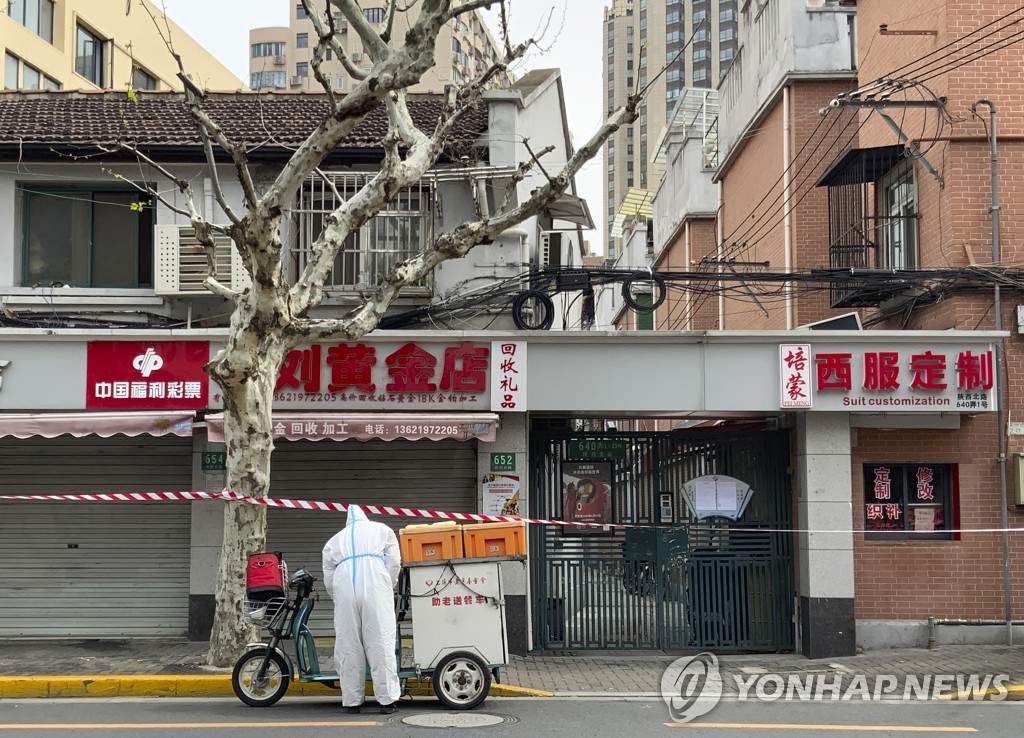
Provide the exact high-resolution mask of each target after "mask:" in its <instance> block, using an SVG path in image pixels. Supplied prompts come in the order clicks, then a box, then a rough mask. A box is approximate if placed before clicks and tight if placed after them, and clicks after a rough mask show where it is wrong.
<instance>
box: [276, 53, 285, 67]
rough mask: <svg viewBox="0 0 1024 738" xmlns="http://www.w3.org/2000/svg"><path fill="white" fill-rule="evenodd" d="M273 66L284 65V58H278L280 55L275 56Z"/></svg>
mask: <svg viewBox="0 0 1024 738" xmlns="http://www.w3.org/2000/svg"><path fill="white" fill-rule="evenodd" d="M274 64H279V65H280V64H284V57H283V56H280V55H278V56H275V57H274Z"/></svg>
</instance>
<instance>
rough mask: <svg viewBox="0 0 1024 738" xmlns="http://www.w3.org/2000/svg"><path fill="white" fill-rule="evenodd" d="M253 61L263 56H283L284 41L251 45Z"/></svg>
mask: <svg viewBox="0 0 1024 738" xmlns="http://www.w3.org/2000/svg"><path fill="white" fill-rule="evenodd" d="M251 53H252V58H253V59H259V58H260V57H263V56H284V41H266V42H264V43H260V44H253V45H252V47H251Z"/></svg>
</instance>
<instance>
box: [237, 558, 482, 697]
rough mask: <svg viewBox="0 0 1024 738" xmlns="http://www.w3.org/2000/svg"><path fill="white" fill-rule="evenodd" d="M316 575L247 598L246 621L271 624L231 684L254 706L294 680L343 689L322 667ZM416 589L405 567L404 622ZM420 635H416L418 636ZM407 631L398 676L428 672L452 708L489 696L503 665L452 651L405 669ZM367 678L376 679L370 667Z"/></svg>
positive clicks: (399, 610)
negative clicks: (283, 591)
mask: <svg viewBox="0 0 1024 738" xmlns="http://www.w3.org/2000/svg"><path fill="white" fill-rule="evenodd" d="M315 582H316V578H315V577H314V576H313V575H312V574H310V573H309V572H308V571H306V570H305V569H297V570H296V571H295V572H294V574H292V576H291V577H290V579H289V581H288V589H289V590H291V591H292V592H293V593H294V594H293V595H292V596H291V597H280V598H273V599H271V600H268V601H266V602H250V601H248V600H247V601H246V602H245V607H244V615H245V618H246V620H248V621H249V622H251V623H253V624H254V625H259V626H261V627H263V628H266V629H267V631H269V633H270V639H269V641H267V642H259V643H250V644H249V645H248V646H247V647H246V651H245V653H244V654H243V655H242V657H241V658H239V659H238V661H237V662H236V663H235V668H234V670H233V671H232V673H231V686H232V688H233V689H234V692H235V695H236V696H237V697H238V699H240V700H241V701H242V702H244V703H245V704H247V705H249V706H251V707H269V706H271V705H273V704H275V703H276V702H277V701H278V700H280V699H281V698H282V697H283V696H284V694H285V692H287V691H288V685H289V684H290V683H291V681H292V679H294V678H297V679H298V681H299V682H318V683H320V684H323V685H325V686H327V687H329V688H331V689H339V688H340V684H339V680H338V675H337V673H331V672H322V671H320V664H319V661H318V659H317V653H316V646H315V644H314V642H313V634H312V632H311V631H310V630H309V627H308V622H309V616H310V614H311V613H312V612H313V607H314V605H315V603H316V598H315V597H314V594H313V592H314V586H313V585H314V583H315ZM410 601H411V593H410V586H409V572H408V570H407V569H402V572H401V575H400V576H399V582H398V601H397V603H396V617H397V619H398V620H399V622H401V621H402V620H404V619H405V616H406V614H407V612H408V611H409V607H410ZM414 637H415V636H414ZM285 641H291V642H292V643H293V644H294V648H293V650H294V656H295V660H294V662H293V661H292V658H291V657H290V656H289V654H288V653H287V652H286V651H285V649H284V648H283V647H282V646H283V643H284V642H285ZM401 655H402V654H401V635H400V634H399V635H398V637H397V638H396V642H395V656H396V659H397V663H398V665H399V669H398V677H399V679H402V680H405V679H409V678H413V677H420V676H427V677H430V681H431V683H432V685H433V688H434V694H435V695H437V698H438V699H439V700H440V701H441V702H442V703H443V704H444V705H445V706H446V707H448V708H449V709H453V710H468V709H472V708H474V707H476V706H478V705H479V704H480V703H482V702H483V701H484V699H486V697H487V693H488V692H489V691H490V687H491V675H492V672H493V673H494V676H495V678H497V676H498V673H497V668H496V667H495V666H489V665H487V664H485V663H484V661H483V659H481V658H480V657H479V656H478V655H477V654H475V653H472V652H470V651H455V652H452V653H448V654H446V655H445V656H444V657H443V658H441V660H440V661H439V662H438V663H437V664H435V665H433V666H432V668H430V669H418V670H405V669H402V668H401V663H402V658H401ZM366 678H367V679H369V678H370V675H369V667H367V677H366Z"/></svg>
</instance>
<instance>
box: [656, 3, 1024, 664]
mask: <svg viewBox="0 0 1024 738" xmlns="http://www.w3.org/2000/svg"><path fill="white" fill-rule="evenodd" d="M1017 6H1018V4H1017V3H1013V2H1009V1H1008V0H1007V1H1005V2H984V3H963V2H954V1H953V0H945V1H941V0H940V1H938V2H936V1H933V0H928V1H924V0H920V1H910V2H904V3H891V2H882V0H859V1H857V2H827V1H826V2H811V1H810V0H807V1H805V0H760V1H754V0H752V1H751V2H748V3H746V4H745V9H741V10H742V12H743V18H742V21H743V22H742V23H741V28H742V29H743V30H742V31H741V41H742V43H741V51H740V53H739V54H738V55H737V57H736V59H735V61H734V63H733V66H732V68H731V69H730V70H729V72H728V73H727V74H726V76H725V77H724V78H723V81H722V84H721V85H720V88H719V90H718V93H719V104H720V109H719V113H718V118H717V126H716V128H715V129H714V130H711V131H703V130H697V129H696V128H694V127H690V126H685V125H683V126H681V129H680V131H679V133H681V134H682V135H680V136H679V137H678V138H677V143H676V144H675V148H672V147H670V149H669V155H668V158H669V160H670V161H669V162H668V164H667V170H668V173H667V175H666V179H665V181H664V182H663V183H662V187H661V190H660V191H659V193H658V196H657V197H656V199H655V203H654V221H653V222H654V228H655V237H654V243H655V249H654V251H655V256H654V261H653V263H654V268H655V269H656V270H659V271H662V272H680V271H689V272H696V273H698V274H702V275H717V274H726V275H732V278H731V281H728V282H726V281H723V282H718V281H715V280H714V278H713V277H704V278H701V279H695V280H693V281H691V282H689V284H688V289H685V290H684V289H670V290H668V294H667V299H666V300H665V302H664V303H663V304H662V305H661V307H660V308H659V309H658V311H657V312H656V314H655V328H656V329H659V330H696V331H703V330H725V331H733V330H737V331H739V330H742V331H749V330H755V331H759V330H797V329H799V328H800V327H801V326H807V325H808V324H811V323H817V322H819V321H823V320H827V319H829V318H835V317H837V316H841V315H845V314H849V313H851V312H855V313H856V314H857V316H858V319H859V321H860V324H861V325H862V326H863V327H864V329H865V330H885V331H900V330H905V331H948V330H961V331H972V330H991V329H994V328H999V327H1001V328H1002V329H1003V330H1005V331H1007V333H1008V335H1007V337H1006V338H1005V340H1004V341H1003V343H1002V349H1003V351H1004V356H1005V360H1004V361H1003V362H1002V365H1003V367H1004V372H1005V373H1004V374H1001V373H1000V371H999V368H1000V367H999V362H998V355H997V356H996V360H995V362H994V364H993V368H992V373H993V374H994V375H996V376H995V382H994V383H999V382H1002V388H1003V390H1004V391H1003V392H1002V408H1001V410H1000V411H999V412H978V413H976V414H970V413H968V414H963V415H960V416H955V417H954V416H952V415H947V414H940V413H932V414H930V415H923V414H922V415H920V416H917V417H915V416H913V415H903V416H898V417H897V416H896V415H894V414H891V413H866V414H863V415H856V414H854V413H851V414H850V419H851V420H850V424H849V452H848V453H849V460H850V464H851V465H850V470H849V479H850V490H849V505H850V510H851V517H850V518H849V526H848V527H849V528H850V529H851V531H852V540H851V541H850V542H849V543H850V545H851V546H852V554H853V557H852V558H853V568H854V576H853V587H852V590H853V597H852V600H851V604H852V612H847V611H845V610H844V607H840V608H839V610H838V611H836V612H835V613H833V614H834V615H835V618H836V621H835V622H836V623H837V624H838V625H837V626H836V628H835V631H836V632H837V633H838V632H840V631H843V630H844V628H846V625H849V624H850V623H851V620H853V621H855V623H856V643H857V644H859V645H862V646H866V647H872V646H888V645H911V644H921V645H923V644H924V643H925V642H926V641H927V638H928V636H930V635H934V636H935V637H936V638H938V639H939V640H940V641H941V640H943V639H949V640H960V639H963V640H968V641H969V640H971V639H974V640H978V641H982V640H990V641H998V640H1001V639H1003V638H1005V637H1006V633H1005V630H1006V626H1005V624H1006V621H1007V620H1008V619H1012V618H1013V617H1019V616H1020V613H1021V612H1022V611H1024V605H1022V604H1021V602H1022V601H1024V564H1022V563H1021V562H1022V561H1024V557H1022V554H1024V535H1021V534H1020V533H1018V532H1015V531H1012V530H1011V532H1010V534H1009V535H1008V536H1007V538H1008V548H1009V557H1008V559H1009V561H1008V565H1007V566H1005V567H1004V549H1003V546H1004V536H1003V534H1002V533H1001V532H1000V529H1002V528H1003V527H1004V522H1005V523H1008V525H1009V527H1010V528H1011V529H1017V528H1022V527H1024V507H1020V506H1017V505H1015V500H1016V499H1018V488H1017V483H1016V479H1017V477H1018V473H1017V468H1018V457H1019V455H1020V454H1022V453H1024V426H1020V425H1019V424H1018V423H1017V422H1016V421H1017V420H1018V419H1019V418H1020V417H1021V412H1022V411H1024V401H1022V399H1021V397H1022V395H1021V389H1022V383H1024V352H1022V350H1021V345H1020V337H1019V335H1018V329H1017V325H1018V320H1017V306H1018V305H1019V304H1022V290H1021V289H1020V288H1019V287H1017V286H1016V285H1017V284H1019V282H1014V280H1013V279H1012V278H1011V279H1007V280H1004V283H1003V284H1004V286H1003V288H1002V289H1001V326H1000V325H999V324H997V322H996V318H995V309H994V307H993V300H994V290H993V289H992V288H991V285H992V284H994V282H995V281H996V280H995V278H993V277H992V275H993V274H995V273H1002V272H1003V270H1009V271H1011V272H1012V271H1013V270H1014V269H1017V268H1019V260H1020V257H1021V255H1020V254H1019V253H1018V252H1019V250H1020V245H1019V244H1020V238H1019V235H1020V230H1021V228H1022V227H1024V226H1022V225H1021V223H1022V220H1021V218H1020V215H1019V213H1020V212H1021V211H1022V208H1024V156H1022V155H1021V154H1022V153H1024V135H1022V134H1024V105H1022V101H1024V83H1022V80H1024V53H1022V50H1024V46H1022V45H1021V44H1020V43H1018V42H1019V38H1017V39H1014V38H1013V34H1014V33H1015V30H1014V29H1015V28H1017V26H1015V25H1013V24H1014V23H1015V22H1016V23H1018V24H1019V23H1020V22H1021V21H1022V20H1024V11H1019V10H1017ZM880 81H881V82H880ZM854 91H859V94H852V95H851V94H849V93H852V92H854ZM982 99H984V100H987V101H988V102H982ZM993 108H994V110H995V119H996V121H997V125H998V149H997V157H996V167H997V170H998V176H997V182H998V197H999V209H998V216H999V252H1000V254H999V259H998V261H996V259H995V258H994V255H993V254H994V252H993V226H992V216H991V211H990V206H991V205H992V202H993V192H992V188H991V170H992V159H993V155H992V151H991V147H990V137H989V133H990V131H991V125H992V122H991V121H990V113H991V111H992V110H993ZM885 116H888V118H889V121H888V122H887V121H886V119H885ZM709 147H713V148H715V154H716V155H717V165H716V166H714V167H711V166H707V157H706V152H707V151H708V149H709ZM687 150H691V151H703V152H704V153H705V159H704V166H701V167H694V166H693V162H694V160H695V159H694V157H693V156H690V157H689V158H687V156H686V151H687ZM695 191H696V192H703V197H704V202H705V203H707V202H710V201H711V200H712V198H713V199H714V200H715V202H716V207H715V208H714V212H711V213H709V212H708V211H707V208H706V207H705V208H698V207H693V206H692V205H691V203H692V202H693V201H694V200H695V196H694V192H695ZM696 199H699V198H696ZM819 270H831V273H832V274H836V273H839V272H841V273H842V274H843V275H845V276H844V277H843V278H844V279H845V281H831V282H830V281H829V280H828V279H827V278H825V277H824V276H822V275H823V274H824V272H823V271H819ZM928 270H933V271H931V272H930V273H925V272H927V271H928ZM937 270H942V271H941V273H939V272H938V271H937ZM789 272H793V273H798V274H800V275H803V276H804V277H805V278H804V279H802V280H801V281H794V282H792V283H790V285H789V287H788V289H787V286H786V285H785V284H782V283H779V282H777V281H765V280H764V279H759V278H758V275H759V274H762V275H764V274H771V273H775V274H778V273H789ZM901 272H902V273H901ZM815 274H817V275H818V276H819V277H821V279H820V280H818V281H813V280H811V281H809V278H810V277H812V276H813V275H815ZM740 275H743V276H747V277H748V278H747V279H746V280H745V281H740V280H739V276H740ZM978 275H981V279H980V280H979V281H976V282H971V280H972V279H973V278H974V277H977V276H978ZM968 282H971V286H965V285H967V283H968ZM985 285H989V287H986V286H985ZM800 335H802V336H805V338H799V339H797V338H795V339H794V341H799V342H801V343H802V342H807V343H809V344H811V345H812V346H813V344H814V341H813V340H812V338H813V334H809V333H804V332H801V333H800ZM982 371H988V368H987V365H986V366H983V367H982ZM860 380H861V377H859V376H855V377H854V378H853V382H854V384H856V383H857V382H859V381H860ZM986 381H988V382H989V386H992V385H993V382H992V380H991V378H987V379H986ZM863 386H864V388H865V389H871V387H869V386H868V380H867V379H866V378H865V379H864V385H863ZM855 389H856V387H855ZM786 418H787V419H784V420H782V422H783V423H784V424H785V423H790V422H792V423H794V424H795V427H797V429H798V434H797V435H798V437H800V438H803V437H805V436H804V434H806V433H808V432H810V431H811V427H810V426H808V427H807V428H804V429H803V430H801V427H802V426H801V425H800V424H801V422H802V421H800V420H798V419H795V418H796V416H794V415H789V416H786ZM1001 428H1002V429H1003V430H1004V431H1005V432H1006V435H1005V436H1004V437H1003V440H1002V443H1000V438H999V433H1000V429H1001ZM800 443H801V442H800V441H798V442H797V444H796V445H795V446H794V449H795V450H794V454H795V456H798V455H799V454H801V453H810V452H809V451H807V450H806V448H803V450H800V449H801V446H800ZM1004 448H1005V454H1006V463H1005V472H1006V474H1005V479H1006V483H1005V487H1004V486H1003V485H1002V484H1001V481H1000V464H999V461H998V457H999V456H1000V454H1001V453H1002V451H1003V449H1004ZM844 458H845V457H844ZM794 463H795V464H796V465H798V466H799V464H800V460H799V459H798V458H794ZM845 474H846V472H845V470H843V472H842V474H841V475H840V476H842V477H843V478H845ZM808 479H809V477H808V475H806V474H804V475H801V474H797V475H795V476H794V480H796V481H795V482H794V485H795V486H794V495H795V496H799V497H802V498H803V497H806V496H808V495H811V494H813V493H814V490H808V489H799V487H800V485H801V483H802V484H804V485H806V484H807V480H808ZM1004 493H1005V495H1006V498H1007V504H1006V507H1005V509H1006V510H1007V512H1006V516H1005V518H1004V513H1003V511H1004V506H1003V504H1002V502H1001V500H1002V495H1003V494H1004ZM896 505H899V509H898V510H897V508H896V507H895V506H896ZM794 509H797V506H796V504H795V505H794ZM879 511H881V518H879V517H878V513H879ZM889 512H892V514H893V516H895V517H890V516H889ZM796 517H798V516H795V519H796ZM800 527H801V528H805V529H806V528H813V525H812V524H811V523H809V522H808V521H803V523H802V525H801V526H800ZM829 529H830V530H831V528H829ZM805 542H806V539H805V538H803V537H800V541H799V542H798V546H801V547H802V546H804V543H805ZM844 545H845V544H844ZM826 559H827V556H826ZM816 560H818V561H820V560H821V559H816V558H815V555H813V554H812V555H809V556H801V557H799V558H798V564H797V566H798V569H800V568H805V569H806V568H808V567H809V568H811V569H813V568H815V567H816V564H815V563H814V562H815V561H816ZM1004 569H1006V570H1008V571H1009V575H1008V579H1009V582H1010V597H1007V592H1006V591H1005V590H1004V584H1005V583H1006V578H1007V575H1006V571H1004ZM802 575H803V576H811V577H812V578H813V576H814V574H813V572H812V573H810V574H808V573H807V572H806V571H805V572H803V573H802ZM838 597H839V599H843V597H844V595H838ZM1010 600H1012V603H1013V604H1012V606H1011V604H1010ZM801 606H802V607H805V608H806V607H814V603H813V602H802V603H801ZM800 617H801V618H803V619H804V622H806V617H807V615H806V613H801V615H800ZM929 618H934V619H937V620H964V621H967V620H969V621H976V622H974V623H973V624H972V625H966V624H963V623H961V624H958V625H957V626H939V627H937V628H936V627H933V628H931V629H929V627H928V622H929ZM847 637H848V634H847V636H835V635H834V634H833V635H831V636H829V635H826V636H825V638H826V640H828V639H831V638H838V641H837V642H835V643H833V644H832V645H830V646H828V647H826V648H824V650H825V651H828V652H831V653H836V652H840V651H843V650H844V649H846V648H848V647H849V645H850V644H851V643H852V641H849V640H847ZM807 638H808V635H807V634H806V633H805V634H804V641H803V647H804V651H805V653H806V652H808V651H814V650H816V649H815V648H809V647H808V640H807ZM837 643H838V645H837ZM843 644H846V645H843Z"/></svg>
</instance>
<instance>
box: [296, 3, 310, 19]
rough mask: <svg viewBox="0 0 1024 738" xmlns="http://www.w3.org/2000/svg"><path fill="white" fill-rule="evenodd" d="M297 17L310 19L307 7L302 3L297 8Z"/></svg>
mask: <svg viewBox="0 0 1024 738" xmlns="http://www.w3.org/2000/svg"><path fill="white" fill-rule="evenodd" d="M295 17H296V18H299V19H302V18H308V17H309V16H308V15H306V6H305V5H303V4H302V3H299V4H298V5H296V6H295Z"/></svg>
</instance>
